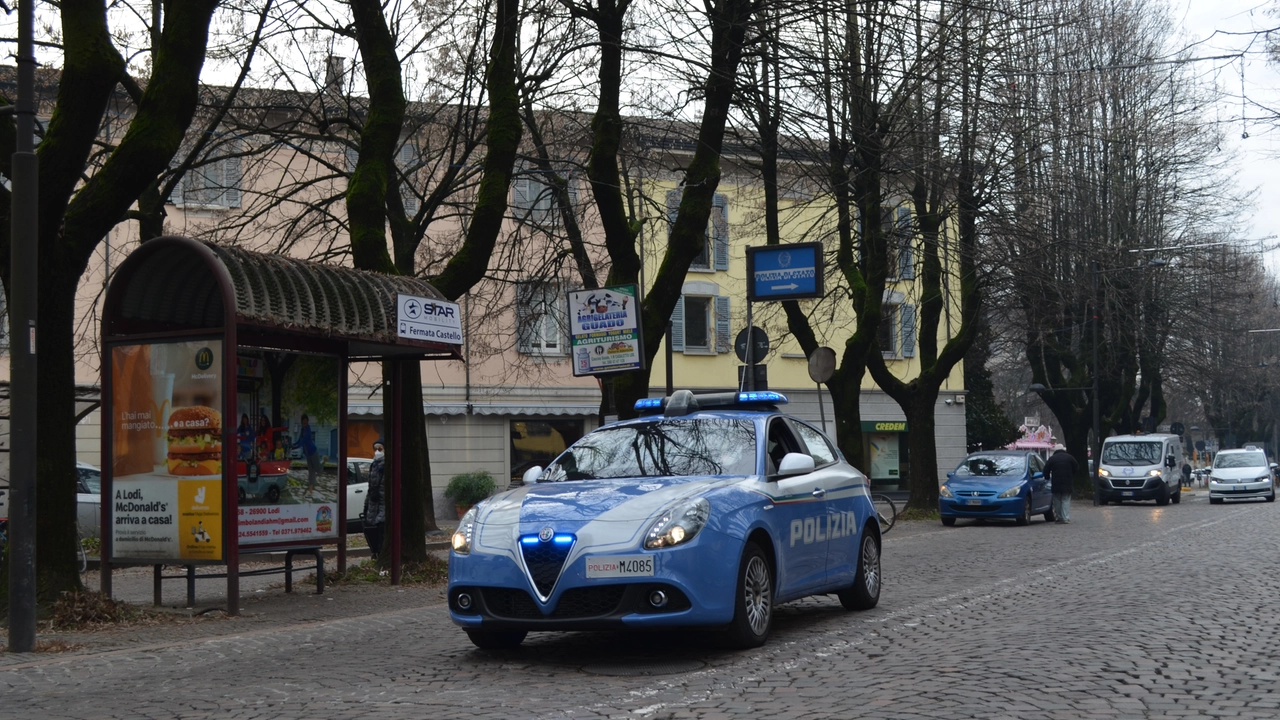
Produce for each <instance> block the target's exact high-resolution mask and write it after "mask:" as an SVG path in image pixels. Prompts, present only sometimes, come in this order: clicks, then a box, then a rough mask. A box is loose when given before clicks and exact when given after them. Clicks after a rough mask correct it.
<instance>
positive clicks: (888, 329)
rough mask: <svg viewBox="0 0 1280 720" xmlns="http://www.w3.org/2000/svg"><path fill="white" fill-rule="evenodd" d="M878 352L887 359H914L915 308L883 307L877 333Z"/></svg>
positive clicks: (909, 306)
mask: <svg viewBox="0 0 1280 720" xmlns="http://www.w3.org/2000/svg"><path fill="white" fill-rule="evenodd" d="M878 339H879V342H880V352H881V353H883V354H884V357H885V358H887V359H894V360H897V359H899V358H910V357H915V354H916V306H915V305H888V304H886V305H884V306H883V309H882V311H881V315H880V327H879V333H878Z"/></svg>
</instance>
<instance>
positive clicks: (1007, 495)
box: [996, 483, 1026, 498]
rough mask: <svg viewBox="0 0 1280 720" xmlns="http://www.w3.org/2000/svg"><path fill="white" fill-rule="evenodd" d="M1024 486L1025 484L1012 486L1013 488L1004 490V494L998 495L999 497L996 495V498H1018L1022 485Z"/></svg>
mask: <svg viewBox="0 0 1280 720" xmlns="http://www.w3.org/2000/svg"><path fill="white" fill-rule="evenodd" d="M1025 484H1026V483H1018V484H1017V485H1014V486H1013V487H1011V488H1009V489H1008V490H1005V491H1004V492H1002V493H1000V494H999V495H997V496H996V497H998V498H1011V497H1018V495H1019V494H1021V493H1022V486H1023V485H1025Z"/></svg>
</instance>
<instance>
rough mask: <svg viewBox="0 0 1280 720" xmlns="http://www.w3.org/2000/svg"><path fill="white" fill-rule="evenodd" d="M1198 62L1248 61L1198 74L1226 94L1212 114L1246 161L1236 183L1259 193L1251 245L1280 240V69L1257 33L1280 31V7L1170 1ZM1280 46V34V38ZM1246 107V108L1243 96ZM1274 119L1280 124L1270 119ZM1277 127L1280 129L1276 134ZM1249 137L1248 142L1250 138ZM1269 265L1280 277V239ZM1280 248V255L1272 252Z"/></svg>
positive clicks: (1207, 65)
mask: <svg viewBox="0 0 1280 720" xmlns="http://www.w3.org/2000/svg"><path fill="white" fill-rule="evenodd" d="M1168 2H1169V3H1170V7H1171V8H1172V12H1173V17H1174V20H1175V22H1178V23H1179V24H1180V26H1181V29H1182V33H1183V35H1184V36H1185V39H1186V44H1187V45H1192V44H1193V43H1195V46H1194V47H1193V48H1192V49H1191V52H1190V54H1191V55H1192V56H1194V57H1211V56H1217V55H1228V54H1234V53H1243V55H1244V57H1243V58H1242V59H1219V60H1205V61H1203V62H1200V63H1196V68H1197V71H1198V74H1199V75H1200V76H1201V77H1204V78H1206V79H1211V80H1214V81H1216V82H1217V84H1218V85H1219V86H1220V87H1221V89H1222V90H1223V91H1224V92H1223V95H1222V98H1221V101H1220V102H1219V104H1218V105H1217V107H1215V108H1213V109H1212V110H1210V112H1213V113H1214V118H1215V119H1217V120H1218V121H1219V122H1221V123H1222V129H1223V132H1224V135H1225V136H1226V143H1225V147H1224V149H1231V150H1234V151H1236V152H1237V153H1238V157H1239V166H1238V167H1239V172H1238V173H1236V174H1235V180H1236V182H1237V183H1238V184H1239V185H1240V187H1241V188H1242V189H1244V190H1254V191H1255V192H1256V196H1255V197H1254V198H1253V203H1252V206H1251V207H1248V208H1245V214H1246V218H1244V219H1246V220H1247V222H1246V223H1245V224H1246V225H1247V226H1248V227H1247V228H1246V229H1245V231H1244V233H1243V237H1245V238H1252V239H1257V238H1266V237H1267V236H1280V68H1277V67H1275V66H1273V65H1270V64H1269V63H1267V60H1266V56H1265V53H1264V52H1263V50H1264V46H1265V41H1264V39H1263V38H1261V37H1259V36H1258V35H1257V34H1256V33H1257V31H1260V30H1266V29H1271V28H1280V13H1277V14H1274V15H1273V14H1272V13H1270V12H1269V11H1268V10H1269V8H1273V7H1274V8H1277V9H1280V0H1168ZM1277 41H1280V34H1277ZM1242 88H1243V95H1244V99H1245V102H1243V103H1242V102H1241V90H1242ZM1268 117H1273V118H1276V120H1274V121H1266V120H1264V118H1268ZM1272 125H1274V127H1271V126H1272ZM1246 133H1247V134H1248V137H1244V135H1245V134H1246ZM1262 244H1263V246H1264V247H1266V248H1267V249H1268V252H1267V253H1266V260H1267V265H1268V267H1269V269H1270V270H1271V272H1272V273H1273V274H1277V275H1280V237H1276V238H1271V239H1268V240H1264V241H1263V243H1262ZM1272 248H1276V249H1272Z"/></svg>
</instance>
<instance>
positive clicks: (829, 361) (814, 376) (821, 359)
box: [809, 347, 836, 383]
mask: <svg viewBox="0 0 1280 720" xmlns="http://www.w3.org/2000/svg"><path fill="white" fill-rule="evenodd" d="M835 373H836V351H835V350H832V349H831V348H829V347H820V348H818V349H817V350H814V351H813V354H812V355H810V356H809V379H810V380H812V381H814V382H816V383H822V382H826V381H828V380H830V379H831V376H832V375H835Z"/></svg>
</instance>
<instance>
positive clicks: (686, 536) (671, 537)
mask: <svg viewBox="0 0 1280 720" xmlns="http://www.w3.org/2000/svg"><path fill="white" fill-rule="evenodd" d="M710 516H711V503H708V502H707V501H706V499H705V498H697V499H695V500H686V501H684V502H682V503H680V504H678V505H674V506H672V507H670V508H668V509H667V511H666V512H664V513H662V517H660V518H658V521H657V522H655V523H654V524H653V527H651V528H649V533H648V534H647V535H645V538H644V546H645V547H646V548H647V549H649V550H657V549H659V548H666V547H671V546H673V545H679V544H681V543H687V542H689V541H690V540H692V539H693V538H694V536H695V535H697V534H698V531H699V530H701V529H702V526H703V525H706V524H707V518H708V517H710Z"/></svg>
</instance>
